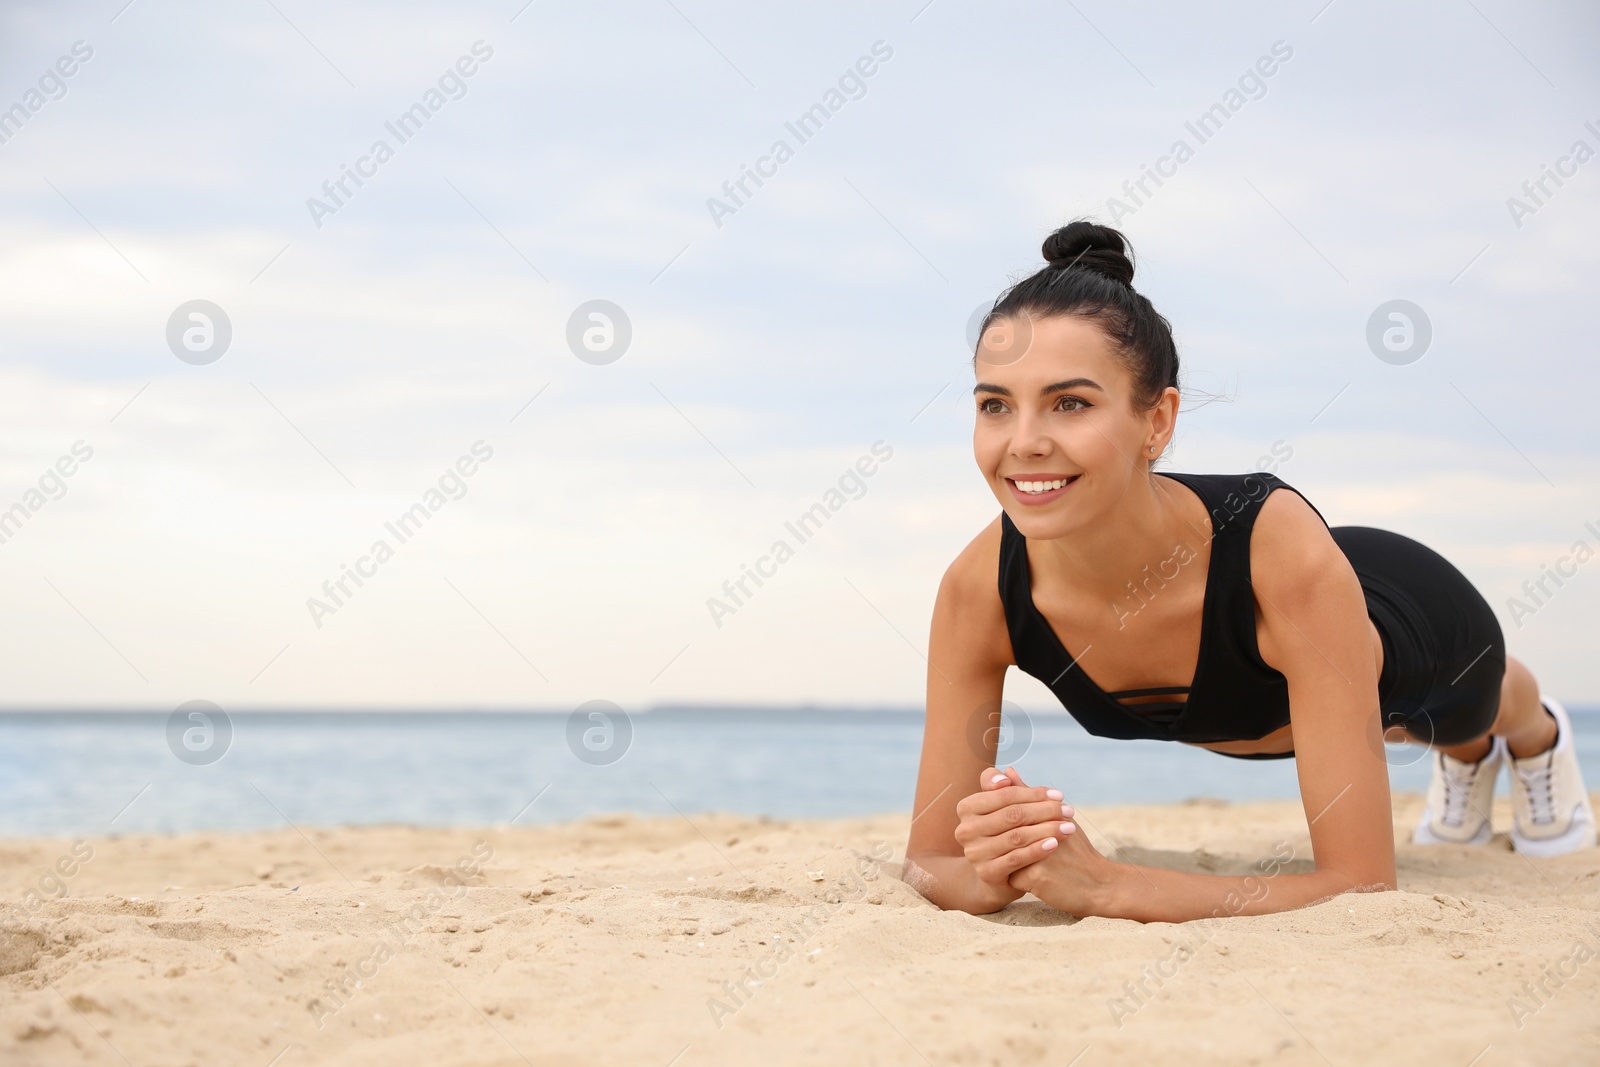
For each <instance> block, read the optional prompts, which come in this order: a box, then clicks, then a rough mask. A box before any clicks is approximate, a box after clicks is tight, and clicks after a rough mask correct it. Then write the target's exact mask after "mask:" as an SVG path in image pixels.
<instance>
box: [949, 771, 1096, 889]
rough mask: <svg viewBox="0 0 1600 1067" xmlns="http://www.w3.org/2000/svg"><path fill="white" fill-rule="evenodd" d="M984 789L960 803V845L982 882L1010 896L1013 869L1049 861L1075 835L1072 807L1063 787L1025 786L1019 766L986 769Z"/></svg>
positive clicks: (981, 784) (981, 786)
mask: <svg viewBox="0 0 1600 1067" xmlns="http://www.w3.org/2000/svg"><path fill="white" fill-rule="evenodd" d="M978 787H979V791H978V792H976V793H973V794H972V795H971V796H967V797H963V798H962V799H961V800H960V801H958V802H957V804H956V814H957V816H959V818H960V822H959V823H957V825H956V832H955V834H956V843H957V844H959V845H960V846H961V848H962V850H963V852H964V854H965V855H966V859H967V863H968V864H969V865H970V866H971V867H972V869H973V871H974V872H976V873H977V875H978V878H979V880H980V881H982V882H984V883H985V884H986V885H989V886H991V887H993V888H995V889H997V890H1004V891H1006V892H1007V893H1008V895H1009V894H1014V893H1015V892H1016V891H1015V890H1014V889H1012V887H1011V884H1010V882H1009V881H1008V879H1009V878H1010V877H1011V874H1012V872H1013V871H1016V870H1019V869H1021V868H1023V867H1026V866H1027V865H1028V864H1030V863H1035V862H1037V861H1038V860H1041V859H1044V858H1045V857H1046V856H1048V855H1050V853H1051V852H1052V851H1054V850H1055V848H1056V846H1057V845H1059V844H1060V843H1061V838H1063V837H1065V836H1066V835H1068V834H1071V833H1076V832H1077V826H1076V824H1074V823H1073V822H1072V821H1071V816H1072V806H1071V805H1070V804H1063V803H1062V800H1061V791H1060V790H1058V789H1046V788H1044V787H1042V786H1029V785H1024V784H1023V781H1022V777H1021V776H1020V775H1018V774H1017V772H1016V768H1014V767H1013V768H1008V770H1006V771H1000V770H997V769H996V768H994V767H989V768H987V769H986V770H985V771H984V772H983V773H982V774H981V775H979V777H978Z"/></svg>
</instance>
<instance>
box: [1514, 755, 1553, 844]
mask: <svg viewBox="0 0 1600 1067" xmlns="http://www.w3.org/2000/svg"><path fill="white" fill-rule="evenodd" d="M1554 770H1555V750H1554V749H1552V750H1551V752H1550V754H1549V755H1548V756H1546V757H1545V761H1544V766H1542V767H1533V768H1530V769H1527V770H1524V769H1523V768H1521V767H1518V768H1517V777H1518V778H1520V779H1522V788H1523V789H1525V790H1526V791H1527V795H1528V806H1529V807H1530V808H1532V809H1533V821H1534V822H1535V823H1537V824H1541V825H1542V824H1545V823H1552V822H1555V821H1556V796H1555V789H1556V787H1555V782H1554V781H1553V780H1552V778H1553V774H1552V772H1553V771H1554Z"/></svg>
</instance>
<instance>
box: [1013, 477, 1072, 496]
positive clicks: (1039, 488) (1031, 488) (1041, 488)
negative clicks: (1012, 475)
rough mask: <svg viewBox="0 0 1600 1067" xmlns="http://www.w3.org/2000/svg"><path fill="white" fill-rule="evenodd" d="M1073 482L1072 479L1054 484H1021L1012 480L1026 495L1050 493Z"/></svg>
mask: <svg viewBox="0 0 1600 1067" xmlns="http://www.w3.org/2000/svg"><path fill="white" fill-rule="evenodd" d="M1072 480H1073V479H1071V478H1057V479H1056V480H1055V481H1053V482H1019V481H1017V480H1016V479H1012V482H1011V484H1013V485H1015V486H1016V487H1017V488H1018V489H1020V490H1021V491H1022V492H1024V493H1048V492H1050V491H1051V490H1052V489H1060V488H1061V487H1062V486H1064V485H1066V484H1067V483H1068V482H1070V481H1072Z"/></svg>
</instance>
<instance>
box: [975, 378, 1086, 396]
mask: <svg viewBox="0 0 1600 1067" xmlns="http://www.w3.org/2000/svg"><path fill="white" fill-rule="evenodd" d="M1084 387H1088V388H1090V389H1098V390H1100V391H1101V392H1102V393H1103V392H1105V391H1106V390H1105V387H1104V386H1103V385H1101V384H1100V383H1099V382H1097V381H1095V380H1094V379H1093V378H1068V379H1066V380H1065V381H1060V382H1052V383H1050V384H1049V385H1046V386H1043V387H1041V388H1040V390H1039V395H1040V396H1049V395H1050V394H1051V393H1059V392H1060V391H1061V390H1063V389H1082V388H1084ZM972 392H973V393H974V394H977V393H995V394H997V395H999V396H1011V395H1012V393H1011V390H1009V389H1007V388H1006V387H1005V386H1003V385H990V384H989V383H988V382H979V383H978V384H977V385H975V386H973V387H972Z"/></svg>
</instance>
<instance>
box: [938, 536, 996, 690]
mask: <svg viewBox="0 0 1600 1067" xmlns="http://www.w3.org/2000/svg"><path fill="white" fill-rule="evenodd" d="M1004 515H1005V513H1004V512H1001V513H1000V515H997V516H996V517H995V519H994V521H993V522H991V523H989V525H987V526H985V527H984V528H983V529H982V530H981V531H979V533H978V536H976V537H974V538H973V539H972V540H971V541H970V542H968V543H967V547H965V548H963V549H962V550H961V552H960V553H959V554H958V555H957V556H956V558H955V559H954V560H952V561H951V563H950V566H949V567H947V568H945V572H944V577H943V578H942V579H941V580H940V582H939V596H938V600H937V601H936V603H935V606H934V628H935V630H936V631H938V630H939V629H940V628H941V626H942V625H948V626H951V627H954V628H956V629H958V630H959V631H960V634H961V642H960V643H961V645H962V646H963V654H964V655H965V656H967V657H971V658H972V659H973V660H974V661H982V662H993V663H996V664H1007V663H1010V662H1011V661H1012V655H1011V632H1010V630H1009V629H1007V627H1006V611H1005V605H1004V604H1002V603H1001V600H1000V542H1001V538H1002V535H1003V529H1002V525H1001V524H1002V522H1003V519H1004Z"/></svg>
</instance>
